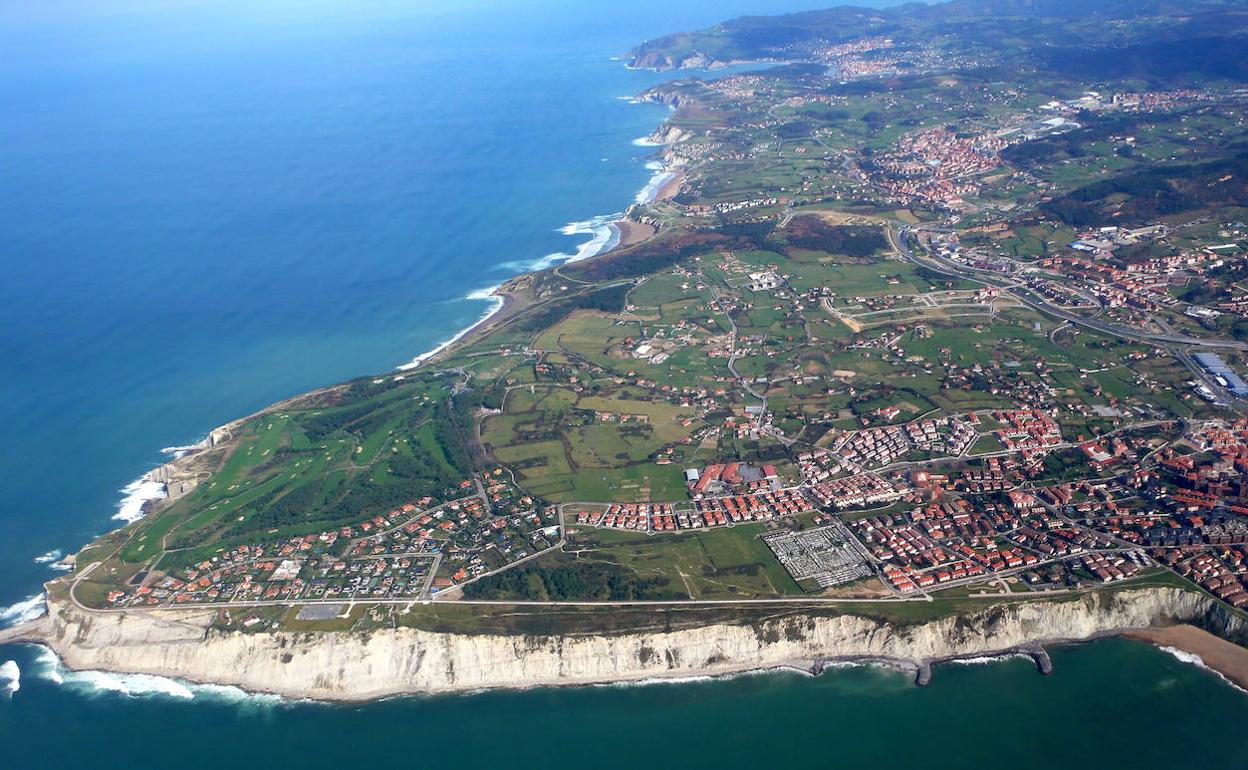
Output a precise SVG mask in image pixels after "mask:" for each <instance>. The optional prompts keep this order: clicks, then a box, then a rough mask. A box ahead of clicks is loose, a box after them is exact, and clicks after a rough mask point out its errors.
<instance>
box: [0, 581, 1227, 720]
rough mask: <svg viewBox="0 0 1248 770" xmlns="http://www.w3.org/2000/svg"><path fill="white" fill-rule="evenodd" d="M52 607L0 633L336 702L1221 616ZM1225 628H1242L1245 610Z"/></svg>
mask: <svg viewBox="0 0 1248 770" xmlns="http://www.w3.org/2000/svg"><path fill="white" fill-rule="evenodd" d="M51 609H52V611H51V613H50V614H49V615H48V616H45V617H43V618H40V619H39V620H36V621H33V622H31V623H27V624H24V625H23V626H21V627H17V628H10V629H4V630H0V644H4V643H17V642H24V643H32V644H37V645H41V646H43V647H46V648H48V649H50V650H51V651H52V652H53V653H55V654H56V655H57V656H58V657H59V659H60V661H61V665H63V666H64V668H65V669H67V670H70V671H86V672H92V671H94V672H112V673H115V674H119V675H121V674H138V675H145V676H156V677H165V678H169V679H172V680H175V681H180V682H193V683H203V684H208V685H218V686H226V687H234V688H238V689H240V690H243V691H246V692H252V693H264V694H273V695H280V696H282V697H284V698H291V699H311V700H320V701H333V702H360V701H370V700H376V699H379V698H385V697H392V696H407V695H434V694H444V693H464V692H475V691H481V690H494V689H531V688H534V687H565V686H585V685H602V684H626V683H640V682H663V681H673V680H676V681H679V680H688V679H694V678H707V677H728V676H740V675H743V674H747V673H754V672H766V671H778V670H789V671H798V672H801V673H804V674H818V673H820V672H822V671H824V670H826V669H828V668H835V667H840V666H846V665H881V666H886V667H889V668H893V669H896V670H900V671H903V672H905V673H907V674H911V675H913V676H914V679H915V683H916V684H919V685H923V684H926V683H927V682H928V681H930V679H931V677H932V666H934V665H939V664H942V663H951V662H955V663H956V662H961V663H984V662H990V661H992V660H996V659H1000V658H1003V657H1016V656H1020V655H1026V656H1028V657H1031V658H1032V659H1033V660H1034V661H1035V662H1036V665H1037V668H1038V669H1039V671H1040V672H1041V673H1047V672H1048V671H1050V670H1051V663H1050V660H1049V658H1048V654H1047V653H1046V652H1045V650H1044V647H1045V646H1052V645H1064V644H1072V643H1082V642H1088V641H1093V640H1097V639H1102V638H1105V637H1108V636H1114V635H1124V636H1128V637H1129V638H1140V635H1149V634H1153V633H1154V632H1156V633H1158V634H1163V635H1164V634H1168V633H1170V632H1171V628H1172V626H1171V627H1167V626H1170V624H1173V623H1176V622H1178V623H1182V622H1193V621H1194V622H1199V621H1202V620H1210V619H1212V618H1216V617H1217V607H1216V602H1214V600H1212V599H1210V598H1209V597H1204V596H1200V595H1198V594H1196V593H1194V592H1191V591H1188V590H1185V589H1180V588H1168V587H1151V588H1137V589H1123V590H1121V591H1117V592H1115V591H1112V590H1109V591H1105V592H1098V593H1091V594H1085V595H1082V596H1081V597H1079V598H1077V599H1074V600H1068V601H1050V602H1040V603H1014V604H1004V605H988V606H985V607H982V608H978V609H975V610H970V611H968V610H960V611H958V610H954V611H951V612H950V613H949V614H945V615H938V616H935V617H932V618H930V619H928V620H923V621H917V622H916V621H905V620H891V621H890V620H885V619H882V618H879V617H876V616H874V615H873V614H871V613H870V612H865V613H862V614H856V613H853V612H847V613H837V612H832V613H821V612H818V611H814V610H802V611H799V612H797V613H794V614H791V615H785V616H767V617H763V618H756V619H753V620H750V619H740V620H721V621H713V622H710V623H708V624H706V625H694V626H689V627H683V628H676V629H671V630H658V629H639V630H636V631H624V632H585V631H583V632H577V633H571V634H560V633H558V632H553V633H550V632H548V633H547V635H544V636H532V635H524V634H519V633H500V632H472V633H467V632H463V633H460V632H454V631H444V630H422V629H419V628H414V627H410V626H403V625H400V626H397V627H383V628H377V629H371V630H369V631H367V632H359V631H355V632H352V631H324V632H319V633H316V634H311V635H310V634H309V633H308V632H307V631H304V632H290V631H262V632H257V633H244V632H240V631H230V632H226V631H219V630H215V629H213V628H212V625H211V624H212V619H213V617H214V615H215V613H214V612H213V611H211V610H187V611H184V612H178V613H164V614H158V613H144V612H143V611H141V610H139V611H134V612H128V613H111V614H100V613H91V612H88V611H84V610H82V609H80V608H77V607H75V606H73V605H71V604H69V603H67V602H63V601H54V602H53V606H52V608H51ZM1225 630H1226V631H1228V633H1241V632H1242V631H1243V629H1242V628H1241V627H1240V625H1238V621H1235V622H1234V623H1233V624H1232V626H1228V628H1227V629H1225ZM1158 638H1168V637H1164V636H1163V637H1158ZM1224 644H1230V643H1229V642H1226V643H1224ZM1245 652H1246V653H1248V651H1245ZM1210 657H1211V661H1210V662H1209V663H1208V664H1207V665H1208V667H1209V668H1214V662H1216V661H1218V660H1219V659H1217V658H1215V657H1214V656H1210ZM1187 662H1195V661H1191V660H1188V661H1187ZM1228 678H1229V677H1228Z"/></svg>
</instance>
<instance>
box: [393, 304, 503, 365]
mask: <svg viewBox="0 0 1248 770" xmlns="http://www.w3.org/2000/svg"><path fill="white" fill-rule="evenodd" d="M497 290H498V286H490V287H488V288H485V289H477V290H476V291H473V292H469V293H468V294H467V295H465V296H464V299H472V300H485V301H487V302H489V303H490V307H489V308H488V309H487V310H486V311H485V312H484V313H482V314H481V317H480V318H478V319H477V320H475V321H473V322H472V323H471V324H469V325H468V326H465V327H464V328H463V329H460V330H459V331H458V332H456V333H455V335H454V336H452V337H451V338H449V339H447V340H445V341H444V342H439V343H438V344H437V345H435V346H434V347H433V348H432V349H430V350H427V351H425V352H424V353H421V354H420V355H418V356H416V357H415V358H413V359H412V360H411V361H408V362H407V363H405V364H403V365H401V366H398V367H395V368H396V370H397V371H400V372H405V371H407V370H409V369H415V368H416V367H418V366H420V365H421V364H423V363H424V362H425V361H427V360H428V359H429V358H432V357H433V356H436V355H437V354H438V353H441V352H442V351H443V350H446V349H447V348H448V347H450V346H451V345H454V344H455V343H456V342H459V340H460V339H462V338H463V336H464V335H465V334H467V333H468V332H470V331H472V330H473V329H475V328H476V327H477V326H479V325H480V324H482V323H484V322H485V321H487V320H489V318H490V316H492V315H494V314H495V313H497V312H498V311H499V310H502V308H503V298H502V297H498V296H495V295H494V292H495V291H497Z"/></svg>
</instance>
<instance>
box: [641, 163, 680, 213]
mask: <svg viewBox="0 0 1248 770" xmlns="http://www.w3.org/2000/svg"><path fill="white" fill-rule="evenodd" d="M646 168H649V169H651V170H652V171H654V172H655V173H654V176H652V177H650V181H649V182H646V186H645V187H643V188H641V189H640V190H638V191H637V197H636V201H637V202H638V203H643V204H644V203H651V202H652V201H654V199H655V198H657V197H658V196H659V191H660V190H662V189H663V185H665V184H667V183H668V182H670V181H671V180H672V179H674V178H675V177H676V173H675V172H673V171H668V170H667V169H666V167H664V166H663V164H661V163H659V164H657V168H655V167H653V166H652V165H651V164H650V163H647V164H646Z"/></svg>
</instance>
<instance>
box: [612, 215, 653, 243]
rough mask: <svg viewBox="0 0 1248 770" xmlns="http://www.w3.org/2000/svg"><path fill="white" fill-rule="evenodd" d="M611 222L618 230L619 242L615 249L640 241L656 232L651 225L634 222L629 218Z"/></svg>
mask: <svg viewBox="0 0 1248 770" xmlns="http://www.w3.org/2000/svg"><path fill="white" fill-rule="evenodd" d="M612 224H614V225H615V227H616V229H617V230H619V231H620V243H619V245H618V246H616V248H617V249H618V248H623V247H625V246H632V245H633V244H634V243H641V242H642V241H644V240H645V239H647V238H649V237H650V236H652V235H654V233H655V232H656V231H655V228H654V226H653V225H647V224H642V223H641V222H634V221H633V220H631V219H621V220H619V221H617V222H614V223H612Z"/></svg>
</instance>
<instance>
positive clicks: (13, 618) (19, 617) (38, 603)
mask: <svg viewBox="0 0 1248 770" xmlns="http://www.w3.org/2000/svg"><path fill="white" fill-rule="evenodd" d="M47 612H48V603H47V602H46V601H44V598H43V594H35V595H34V596H31V597H28V598H26V599H23V600H21V601H20V602H17V603H16V604H10V605H9V606H8V607H5V608H4V609H2V610H0V626H15V625H17V624H19V623H25V622H27V621H29V620H34V619H35V618H39V617H43V616H44V615H46V614H47Z"/></svg>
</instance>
